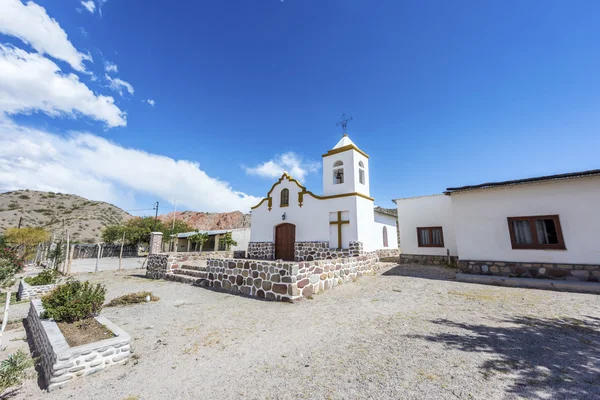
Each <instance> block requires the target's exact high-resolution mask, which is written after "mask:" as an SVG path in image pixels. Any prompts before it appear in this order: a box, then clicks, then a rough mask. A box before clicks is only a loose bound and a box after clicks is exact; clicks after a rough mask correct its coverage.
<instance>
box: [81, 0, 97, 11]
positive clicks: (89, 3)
mask: <svg viewBox="0 0 600 400" xmlns="http://www.w3.org/2000/svg"><path fill="white" fill-rule="evenodd" d="M81 5H82V6H84V7H85V9H86V10H88V11H89V12H91V13H92V14H93V13H94V11H95V10H96V4H94V2H93V1H92V0H88V1H85V0H82V1H81Z"/></svg>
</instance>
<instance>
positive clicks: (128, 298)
mask: <svg viewBox="0 0 600 400" xmlns="http://www.w3.org/2000/svg"><path fill="white" fill-rule="evenodd" d="M148 296H150V301H158V300H160V298H159V297H156V296H154V295H153V294H152V292H138V293H129V294H126V295H124V296H120V297H117V298H116V299H112V300H111V301H110V303H108V304H107V305H106V307H114V306H124V305H127V304H136V303H144V302H145V301H146V297H148Z"/></svg>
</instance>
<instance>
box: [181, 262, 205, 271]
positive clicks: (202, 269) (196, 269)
mask: <svg viewBox="0 0 600 400" xmlns="http://www.w3.org/2000/svg"><path fill="white" fill-rule="evenodd" d="M181 269H191V270H193V271H201V272H208V267H201V266H199V265H185V264H183V265H182V266H181Z"/></svg>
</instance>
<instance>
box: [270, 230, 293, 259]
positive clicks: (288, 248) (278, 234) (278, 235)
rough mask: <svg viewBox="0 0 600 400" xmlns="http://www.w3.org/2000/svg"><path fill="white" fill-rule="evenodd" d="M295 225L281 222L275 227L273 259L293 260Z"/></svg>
mask: <svg viewBox="0 0 600 400" xmlns="http://www.w3.org/2000/svg"><path fill="white" fill-rule="evenodd" d="M295 244H296V225H293V224H287V223H286V224H281V225H277V226H276V227H275V259H276V260H285V261H294V258H295V257H294V245H295Z"/></svg>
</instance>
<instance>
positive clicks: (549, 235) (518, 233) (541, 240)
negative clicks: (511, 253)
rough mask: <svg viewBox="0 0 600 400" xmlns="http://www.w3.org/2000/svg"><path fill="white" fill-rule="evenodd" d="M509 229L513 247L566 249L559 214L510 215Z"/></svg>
mask: <svg viewBox="0 0 600 400" xmlns="http://www.w3.org/2000/svg"><path fill="white" fill-rule="evenodd" d="M508 230H509V232H510V242H511V244H512V248H513V249H549V250H565V249H566V247H565V242H564V240H563V236H562V230H561V229H560V221H559V219H558V215H539V216H535V217H509V218H508Z"/></svg>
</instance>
